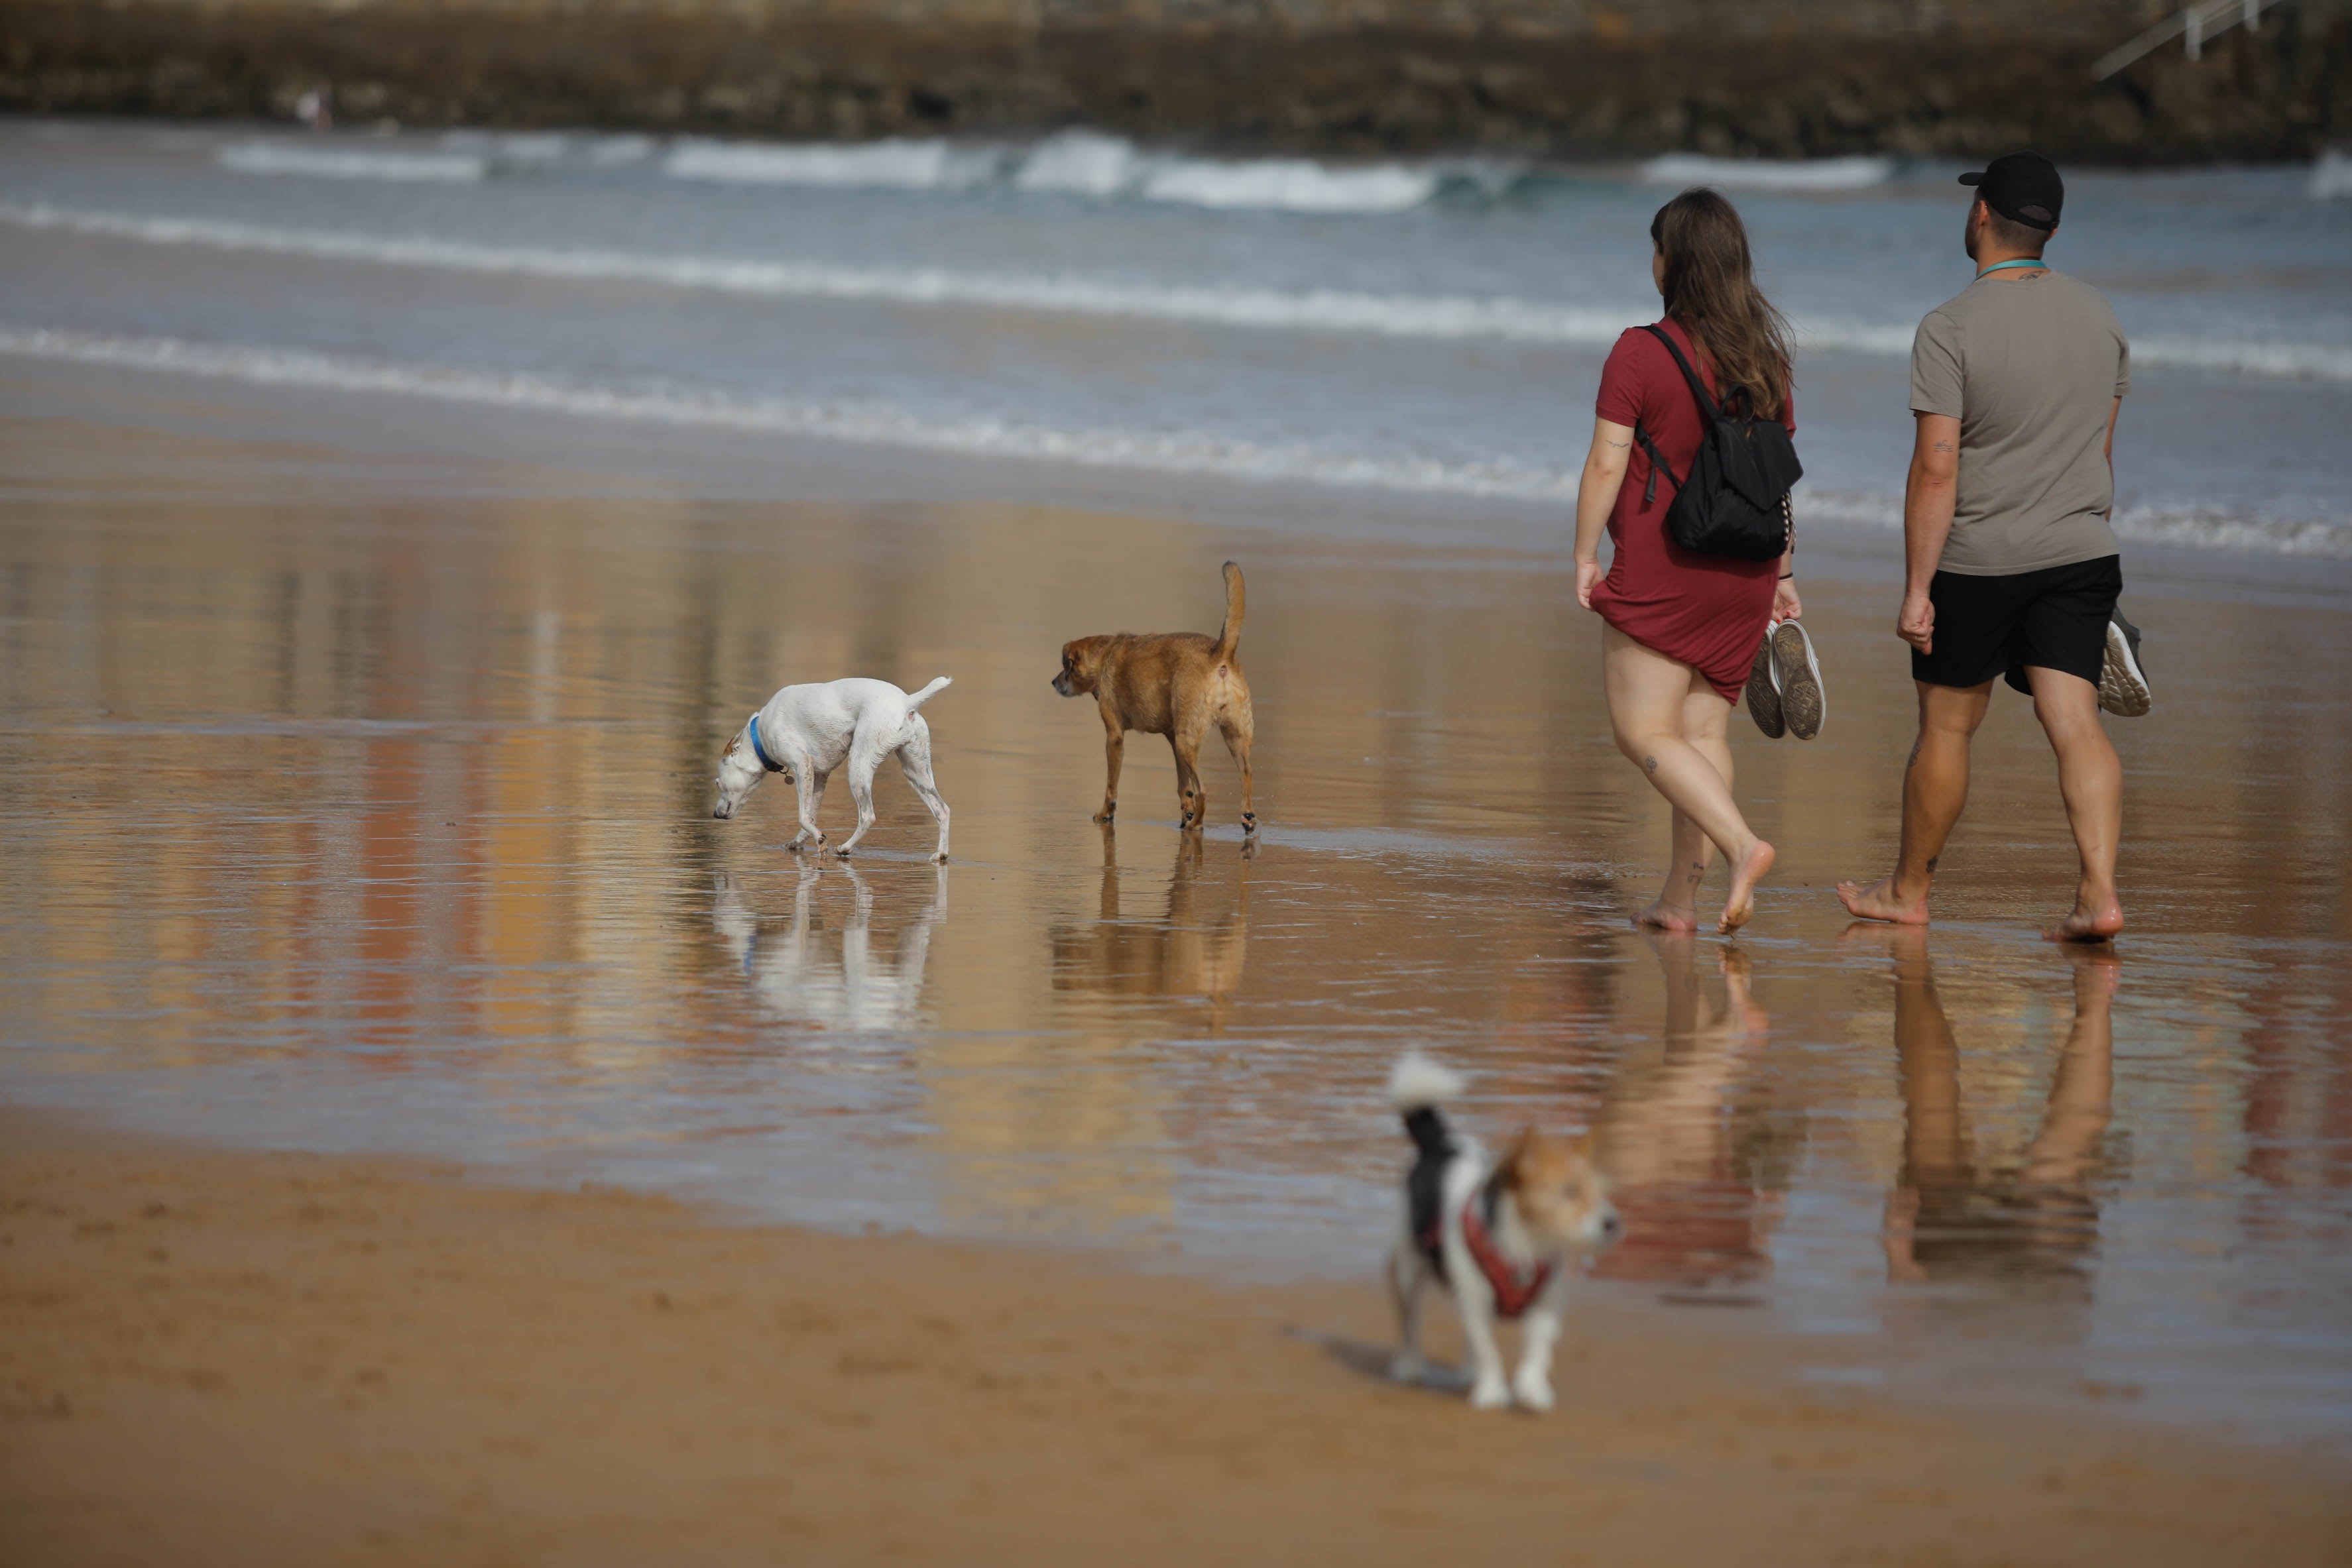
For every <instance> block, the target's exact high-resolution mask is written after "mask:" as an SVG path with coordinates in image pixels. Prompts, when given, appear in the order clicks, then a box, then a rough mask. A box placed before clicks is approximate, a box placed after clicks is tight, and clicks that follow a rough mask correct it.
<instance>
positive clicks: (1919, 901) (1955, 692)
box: [1837, 681, 2098, 925]
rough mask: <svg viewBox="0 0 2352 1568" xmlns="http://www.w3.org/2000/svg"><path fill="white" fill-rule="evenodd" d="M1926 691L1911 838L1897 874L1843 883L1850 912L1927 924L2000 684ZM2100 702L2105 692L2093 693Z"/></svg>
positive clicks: (1916, 748)
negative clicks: (1932, 888)
mask: <svg viewBox="0 0 2352 1568" xmlns="http://www.w3.org/2000/svg"><path fill="white" fill-rule="evenodd" d="M1916 685H1917V686H1918V688H1919V738H1918V739H1917V741H1916V742H1914V743H1913V745H1912V747H1911V761H1910V763H1909V765H1908V766H1906V768H1904V770H1903V843H1902V848H1901V849H1900V850H1899V851H1898V852H1897V853H1896V855H1895V874H1894V875H1893V876H1890V877H1887V878H1885V879H1884V880H1882V881H1879V882H1874V883H1870V884H1869V885H1868V886H1867V887H1865V886H1864V885H1863V884H1861V883H1853V882H1842V883H1838V887H1837V895H1838V897H1839V899H1840V900H1841V901H1843V903H1844V904H1845V907H1846V912H1847V913H1848V914H1850V915H1857V916H1859V917H1860V918H1862V919H1864V920H1890V921H1893V922H1895V924H1896V925H1927V887H1928V884H1929V883H1932V882H1933V881H1934V880H1935V876H1936V862H1937V859H1938V858H1939V857H1940V856H1941V855H1942V854H1943V852H1944V842H1945V841H1946V840H1948V839H1949V838H1950V837H1951V836H1952V829H1953V827H1954V825H1955V824H1957V823H1958V821H1959V820H1960V811H1961V810H1962V809H1963V808H1964V807H1966V806H1967V805H1968V803H1969V740H1970V739H1971V738H1972V737H1974V736H1975V735H1976V732H1977V727H1978V726H1979V725H1980V724H1982V723H1984V716H1985V710H1986V709H1987V708H1988V707H1990V706H1991V704H1992V683H1991V682H1990V681H1987V682H1986V683H1985V684H1984V685H1980V686H1965V687H1963V686H1933V685H1928V684H1927V682H1925V681H1920V682H1917V683H1916ZM2091 695H2092V700H2093V701H2094V702H2096V700H2097V697H2098V692H2097V689H2096V688H2093V690H2092V694H2091Z"/></svg>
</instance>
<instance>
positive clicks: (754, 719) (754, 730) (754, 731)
mask: <svg viewBox="0 0 2352 1568" xmlns="http://www.w3.org/2000/svg"><path fill="white" fill-rule="evenodd" d="M751 755H752V756H754V757H756V758H759V759H760V766H761V767H762V768H766V769H767V770H768V771H769V772H771V773H782V771H783V770H784V765H783V764H782V763H781V762H778V761H776V760H775V759H774V758H771V757H770V756H769V755H768V748H767V747H764V746H761V744H760V716H759V715H758V714H756V713H755V714H753V715H752V716H751Z"/></svg>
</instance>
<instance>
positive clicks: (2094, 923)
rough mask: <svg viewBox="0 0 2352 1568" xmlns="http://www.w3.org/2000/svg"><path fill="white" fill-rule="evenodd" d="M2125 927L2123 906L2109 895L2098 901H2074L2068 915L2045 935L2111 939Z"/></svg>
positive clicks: (2070, 939)
mask: <svg viewBox="0 0 2352 1568" xmlns="http://www.w3.org/2000/svg"><path fill="white" fill-rule="evenodd" d="M2123 928H2124V906H2123V905H2122V904H2118V903H2116V895H2115V894H2112V893H2111V894H2107V896H2106V897H2105V899H2103V900H2101V901H2100V902H2098V903H2095V904H2091V903H2085V902H2084V901H2083V900H2082V899H2079V898H2078V899H2076V900H2075V901H2074V909H2073V910H2071V911H2070V912H2069V913H2068V914H2067V915H2066V918H2065V919H2063V920H2061V921H2060V922H2059V923H2058V924H2057V925H2053V926H2051V927H2050V928H2049V929H2048V930H2047V931H2044V932H2043V933H2042V939H2043V940H2044V941H2048V942H2112V941H2114V940H2115V938H2116V934H2117V933H2118V932H2120V931H2122V930H2123Z"/></svg>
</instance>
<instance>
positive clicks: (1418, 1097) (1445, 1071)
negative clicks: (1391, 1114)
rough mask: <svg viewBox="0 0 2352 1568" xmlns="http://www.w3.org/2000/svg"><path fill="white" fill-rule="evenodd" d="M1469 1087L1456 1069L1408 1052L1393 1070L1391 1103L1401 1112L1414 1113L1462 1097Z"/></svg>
mask: <svg viewBox="0 0 2352 1568" xmlns="http://www.w3.org/2000/svg"><path fill="white" fill-rule="evenodd" d="M1469 1086H1470V1085H1469V1083H1468V1082H1466V1081H1465V1079H1464V1078H1463V1076H1462V1074H1460V1073H1458V1072H1456V1071H1454V1070H1453V1069H1452V1068H1450V1067H1440V1066H1439V1065H1437V1063H1435V1062H1434V1061H1430V1060H1429V1058H1427V1057H1425V1056H1423V1055H1422V1054H1421V1052H1419V1051H1406V1052H1405V1053H1404V1054H1403V1055H1402V1056H1400V1057H1398V1058H1397V1064H1396V1066H1395V1067H1393V1068H1392V1069H1391V1070H1390V1071H1389V1103H1390V1104H1391V1105H1393V1106H1395V1107H1396V1108H1397V1113H1398V1114H1399V1115H1411V1114H1412V1113H1413V1112H1415V1111H1426V1110H1428V1109H1429V1108H1430V1107H1431V1106H1433V1105H1443V1104H1444V1103H1446V1102H1447V1101H1449V1100H1455V1099H1459V1098H1460V1097H1461V1094H1462V1092H1463V1091H1464V1090H1465V1089H1467V1088H1468V1087H1469Z"/></svg>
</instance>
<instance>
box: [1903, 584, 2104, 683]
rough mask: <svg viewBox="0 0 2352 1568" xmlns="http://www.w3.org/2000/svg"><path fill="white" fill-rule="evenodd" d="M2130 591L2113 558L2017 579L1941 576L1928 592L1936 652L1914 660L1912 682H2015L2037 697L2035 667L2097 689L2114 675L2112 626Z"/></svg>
mask: <svg viewBox="0 0 2352 1568" xmlns="http://www.w3.org/2000/svg"><path fill="white" fill-rule="evenodd" d="M2123 591H2124V569H2123V558H2122V557H2120V556H2112V555H2103V556H2101V557H2099V558H2098V559H2096V560H2079V561H2076V562H2074V564H2073V565H2072V566H2053V567H2045V568H2043V569H2042V570H2040V571H2021V572H2019V573H2017V574H2016V575H2014V576H2011V577H1966V576H1963V575H1961V574H1960V573H1958V572H1956V571H1939V572H1937V574H1936V576H1935V579H1934V580H1932V581H1930V582H1929V583H1928V584H1927V601H1928V602H1929V603H1930V604H1933V605H1934V606H1935V607H1936V634H1935V636H1934V638H1933V639H1932V641H1933V643H1935V650H1936V651H1935V652H1934V653H1916V652H1915V653H1912V655H1911V678H1912V679H1913V680H1915V681H1925V682H1927V684H1928V685H1931V686H1960V687H1968V686H1980V685H1984V684H1985V683H1986V682H1987V681H1989V680H1991V679H1992V678H1993V677H1994V676H1995V675H2007V676H2008V677H2009V684H2010V685H2012V686H2015V687H2016V688H2017V689H2018V690H2019V691H2021V692H2030V691H2032V687H2031V686H2029V685H2026V684H2025V668H2026V666H2027V665H2029V664H2032V665H2034V666H2036V667H2037V668H2040V669H2044V670H2056V671H2058V672H2059V673H2061V674H2068V675H2080V676H2082V677H2083V679H2084V680H2086V681H2088V682H2090V683H2091V684H2092V685H2098V684H2099V675H2100V674H2101V672H2102V671H2104V670H2105V667H2106V659H2107V621H2108V618H2109V617H2111V616H2113V615H2114V614H2115V612H2116V599H2117V597H2119V596H2120V595H2121V594H2122V592H2123Z"/></svg>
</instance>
